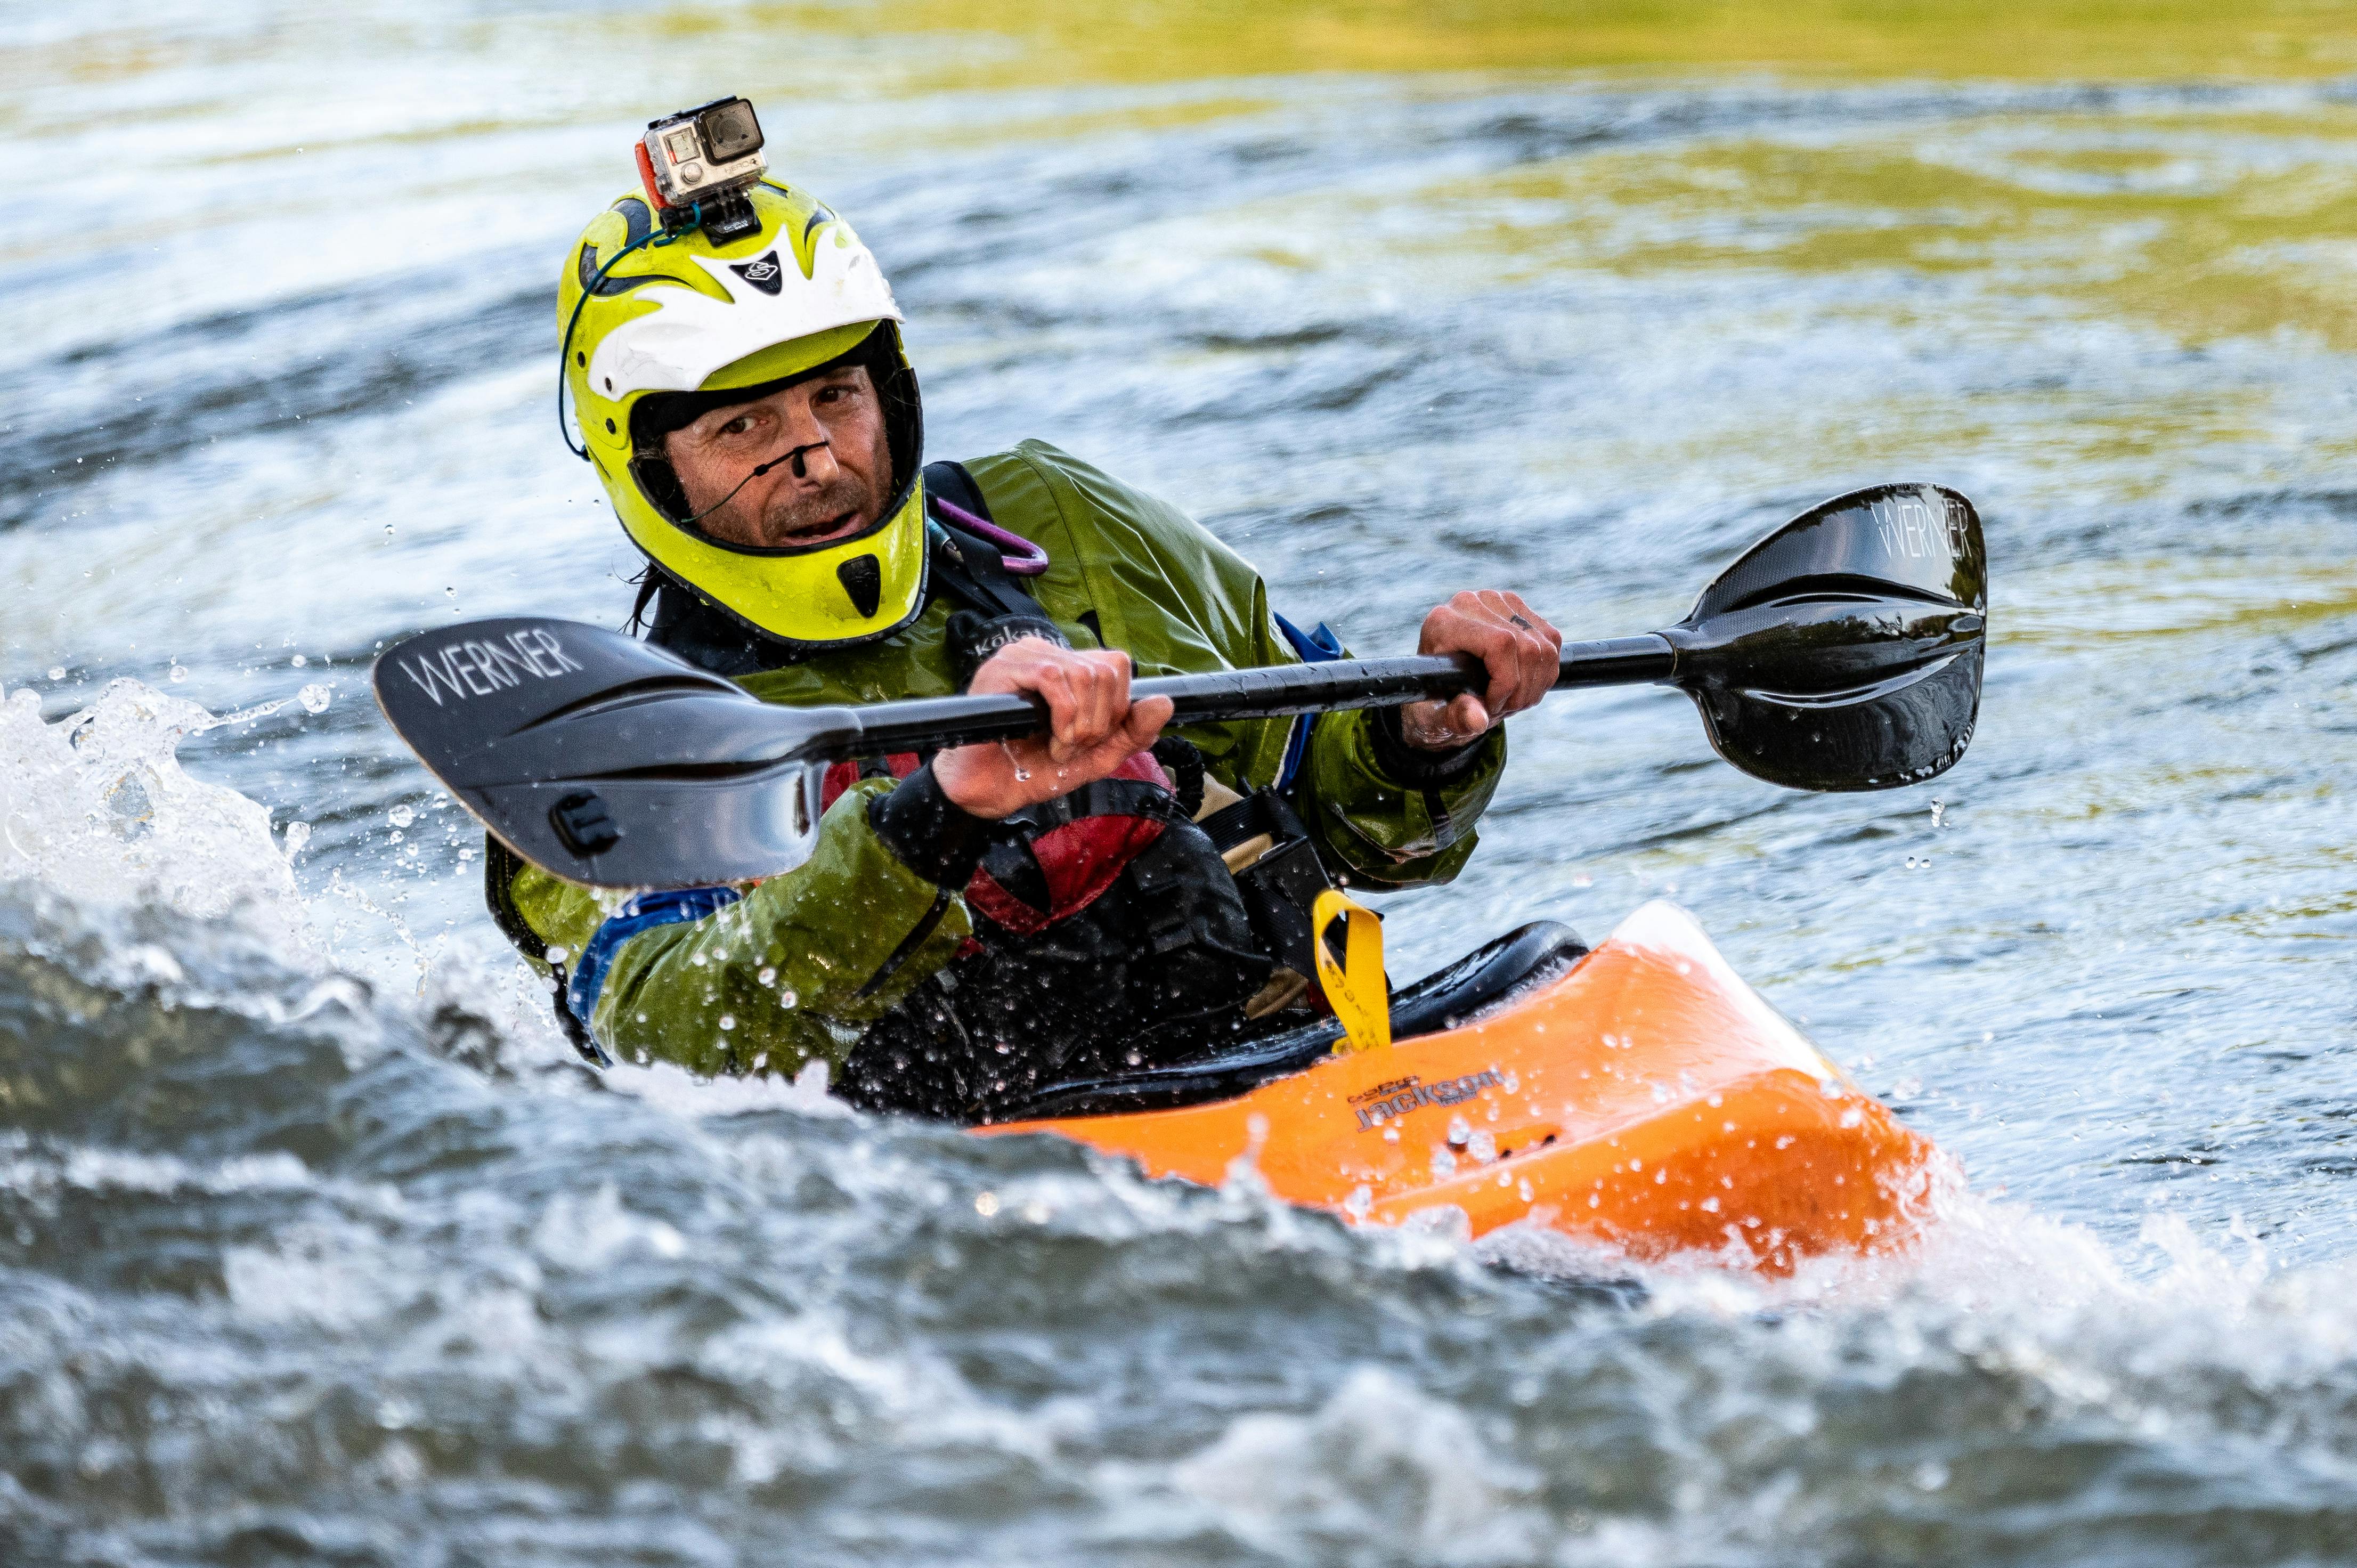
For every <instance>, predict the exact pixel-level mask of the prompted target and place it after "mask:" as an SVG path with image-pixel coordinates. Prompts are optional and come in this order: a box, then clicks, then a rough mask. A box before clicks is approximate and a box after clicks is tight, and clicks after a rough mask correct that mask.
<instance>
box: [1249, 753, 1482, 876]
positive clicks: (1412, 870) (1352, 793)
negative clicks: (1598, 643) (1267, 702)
mask: <svg viewBox="0 0 2357 1568" xmlns="http://www.w3.org/2000/svg"><path fill="white" fill-rule="evenodd" d="M1313 723H1314V727H1313V728H1312V729H1311V730H1310V732H1309V744H1308V748H1307V749H1306V750H1305V751H1304V753H1303V755H1302V758H1301V769H1300V772H1299V773H1298V774H1297V775H1296V776H1295V779H1294V784H1293V795H1294V806H1295V809H1296V810H1297V811H1299V812H1300V813H1301V819H1302V821H1303V822H1305V823H1307V824H1308V828H1309V832H1310V833H1311V834H1312V836H1314V837H1315V838H1317V839H1318V843H1319V846H1320V848H1321V849H1322V850H1323V851H1324V853H1325V856H1326V858H1327V860H1328V861H1329V864H1333V865H1339V866H1340V867H1341V868H1343V869H1345V870H1346V871H1347V872H1348V873H1349V875H1351V877H1352V879H1353V880H1358V881H1364V882H1367V883H1371V884H1373V885H1375V886H1383V887H1413V886H1420V885H1425V884H1429V883H1437V882H1447V881H1449V880H1450V879H1452V878H1453V877H1455V876H1456V875H1457V874H1458V872H1459V871H1461V870H1463V869H1464V867H1465V863H1466V862H1467V861H1468V860H1469V859H1471V858H1472V855H1473V846H1474V844H1475V843H1476V841H1477V840H1478V838H1479V837H1480V835H1479V834H1478V833H1476V832H1474V823H1475V822H1478V821H1480V816H1481V812H1482V811H1483V810H1484V809H1485V808H1486V807H1488V805H1489V804H1490V797H1491V794H1492V793H1493V792H1494V791H1495V790H1496V789H1497V788H1498V779H1499V777H1500V775H1501V774H1502V773H1504V772H1505V769H1506V732H1505V728H1504V726H1503V725H1500V726H1499V727H1497V728H1495V729H1492V730H1491V732H1490V733H1489V734H1488V735H1486V736H1482V737H1481V738H1480V740H1479V741H1476V742H1475V743H1474V744H1473V745H1471V746H1467V747H1465V748H1463V749H1462V750H1459V751H1456V752H1430V751H1420V750H1418V749H1416V748H1415V747H1414V746H1409V745H1408V744H1407V743H1406V742H1405V740H1403V739H1402V738H1401V736H1400V729H1399V710H1398V709H1396V708H1384V709H1375V710H1363V709H1362V710H1361V711H1359V712H1356V713H1345V714H1319V715H1318V717H1317V718H1316V720H1315V721H1313Z"/></svg>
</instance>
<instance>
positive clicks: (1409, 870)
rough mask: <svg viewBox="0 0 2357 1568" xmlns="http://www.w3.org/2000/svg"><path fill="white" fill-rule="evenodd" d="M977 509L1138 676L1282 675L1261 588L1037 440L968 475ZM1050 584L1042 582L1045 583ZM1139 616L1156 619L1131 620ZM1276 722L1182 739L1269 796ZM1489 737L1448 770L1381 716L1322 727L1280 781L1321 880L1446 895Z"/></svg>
mask: <svg viewBox="0 0 2357 1568" xmlns="http://www.w3.org/2000/svg"><path fill="white" fill-rule="evenodd" d="M968 467H969V469H970V470H971V471H972V472H973V473H974V476H975V478H977V479H978V480H980V481H981V483H982V485H983V487H984V489H985V490H986V491H988V492H989V493H990V495H991V499H992V504H993V505H994V506H998V505H1002V504H1004V506H1005V507H1006V508H1007V509H1008V510H1016V511H1018V512H1019V513H1020V514H1021V515H1023V516H1024V517H1025V518H1026V519H1027V520H1032V519H1037V520H1039V521H1035V522H1033V524H1032V526H1034V527H1035V528H1036V527H1039V526H1040V524H1041V523H1042V522H1048V521H1049V520H1052V523H1051V524H1050V525H1049V532H1045V533H1042V534H1041V537H1043V538H1048V539H1049V540H1051V543H1050V553H1051V554H1052V555H1054V556H1055V557H1056V558H1057V559H1058V560H1060V561H1062V562H1065V563H1067V568H1068V569H1076V570H1077V574H1078V575H1079V577H1080V579H1081V581H1080V582H1079V583H1078V584H1076V586H1079V587H1081V588H1082V589H1083V590H1084V591H1085V592H1086V594H1087V596H1088V597H1089V599H1090V601H1091V602H1092V604H1093V605H1094V606H1095V607H1096V608H1097V609H1098V610H1099V611H1101V612H1102V615H1103V625H1104V627H1105V628H1107V631H1108V632H1109V633H1111V634H1112V641H1113V643H1114V645H1115V646H1118V647H1123V648H1126V649H1128V650H1130V653H1131V654H1132V656H1133V657H1135V658H1136V659H1137V660H1139V663H1140V668H1141V669H1142V670H1143V671H1145V672H1146V673H1148V674H1160V673H1165V672H1173V671H1181V670H1202V669H1209V668H1214V667H1216V665H1217V664H1220V663H1224V664H1227V665H1229V666H1231V667H1243V666H1249V665H1267V664H1291V663H1296V662H1297V661H1298V656H1297V654H1296V653H1295V652H1294V650H1293V647H1292V644H1291V643H1289V642H1288V641H1286V639H1285V637H1284V635H1283V633H1281V632H1280V631H1279V630H1278V629H1277V627H1276V623H1275V618H1273V617H1272V616H1271V614H1270V613H1269V612H1270V608H1271V607H1270V604H1269V600H1268V587H1267V585H1266V584H1265V582H1263V581H1262V579H1261V576H1260V575H1259V573H1257V572H1255V571H1254V569H1253V568H1252V566H1251V564H1249V563H1247V562H1246V561H1244V559H1243V557H1242V556H1240V555H1238V554H1236V553H1234V552H1233V551H1232V550H1230V549H1228V548H1227V546H1225V545H1224V544H1222V543H1221V542H1219V541H1218V540H1217V539H1215V538H1213V537H1212V536H1211V533H1210V532H1207V531H1206V530H1205V529H1203V528H1202V526H1201V525H1200V524H1199V523H1197V522H1195V521H1193V520H1192V519H1190V518H1189V517H1188V516H1187V515H1186V514H1185V513H1184V512H1181V511H1180V510H1179V509H1178V508H1176V507H1174V506H1171V505H1169V504H1168V503H1167V502H1165V501H1161V500H1157V499H1155V498H1154V497H1152V496H1149V495H1146V494H1145V493H1144V492H1142V491H1139V490H1137V489H1133V488H1132V487H1130V486H1127V485H1125V484H1123V483H1121V482H1120V481H1119V480H1116V479H1114V478H1111V477H1110V476H1109V475H1106V474H1104V473H1103V472H1101V471H1099V470H1098V469H1096V468H1093V467H1090V466H1089V465H1088V464H1086V463H1083V462H1081V461H1079V460H1078V459H1076V458H1074V457H1072V456H1070V455H1069V454H1066V453H1063V452H1059V451H1057V450H1056V449H1055V448H1054V447H1052V446H1048V445H1046V444H1045V443H1042V442H1036V441H1027V442H1025V443H1023V444H1022V446H1019V447H1017V448H1016V450H1015V451H1014V452H1013V453H1009V454H1004V455H1001V456H996V457H992V458H987V459H984V460H982V461H980V462H976V463H971V464H969V465H968ZM1054 581H1055V579H1054V578H1053V577H1052V576H1051V577H1050V578H1049V585H1053V583H1054ZM1149 607H1152V608H1153V609H1154V610H1155V611H1157V612H1158V613H1147V612H1148V608H1149ZM1291 727H1292V726H1291V721H1286V720H1269V721H1262V722H1258V723H1251V722H1247V723H1241V724H1234V725H1198V726H1191V727H1189V729H1188V730H1186V731H1185V734H1186V736H1187V738H1189V740H1192V741H1194V742H1195V743H1196V744H1197V746H1200V748H1201V749H1202V751H1203V754H1204V757H1205V761H1206V763H1207V765H1208V766H1209V768H1211V772H1212V773H1213V774H1214V775H1215V776H1216V777H1218V778H1219V779H1220V780H1221V782H1222V783H1224V784H1226V785H1228V786H1229V787H1230V788H1232V789H1251V788H1253V787H1254V786H1258V785H1265V784H1269V783H1273V782H1275V780H1276V779H1277V776H1278V774H1279V772H1280V770H1281V768H1282V765H1283V762H1284V759H1285V757H1286V750H1287V746H1286V737H1287V736H1289V735H1290V733H1291ZM1505 763H1506V737H1505V733H1504V731H1503V730H1502V729H1499V730H1492V731H1491V733H1490V734H1489V735H1488V736H1484V737H1482V739H1481V740H1480V741H1479V742H1478V743H1476V744H1475V745H1474V746H1471V747H1469V748H1468V749H1467V750H1465V751H1464V752H1461V753H1458V754H1456V755H1454V756H1447V755H1442V754H1437V753H1431V752H1424V751H1418V750H1416V749H1415V748H1413V747H1411V746H1407V745H1406V744H1405V742H1403V741H1402V740H1401V739H1400V736H1399V730H1398V724H1397V717H1396V714H1369V713H1350V714H1324V715H1322V716H1321V717H1319V718H1318V720H1317V721H1316V722H1315V725H1314V727H1313V728H1312V730H1311V731H1310V736H1309V740H1308V746H1307V747H1306V749H1305V752H1304V754H1303V757H1302V759H1301V766H1300V768H1298V770H1297V772H1296V774H1295V776H1294V779H1293V785H1292V788H1293V793H1294V800H1295V805H1296V808H1297V810H1298V811H1300V812H1301V815H1302V818H1303V820H1304V821H1305V822H1308V824H1309V830H1310V832H1312V833H1313V834H1315V835H1316V836H1317V838H1318V843H1319V847H1320V850H1321V853H1322V854H1323V855H1324V857H1325V859H1326V860H1327V862H1328V864H1329V866H1331V867H1332V868H1333V869H1335V870H1337V871H1339V872H1340V873H1342V874H1343V875H1347V876H1348V877H1350V878H1351V880H1352V881H1355V882H1362V883H1366V884H1371V885H1374V886H1385V887H1410V886H1417V885H1419V884H1424V883H1434V882H1446V881H1448V880H1449V879H1450V878H1451V877H1453V876H1455V875H1457V873H1458V871H1459V870H1460V869H1462V868H1463V866H1464V865H1465V863H1466V861H1467V860H1469V858H1471V856H1472V854H1473V847H1474V842H1475V836H1476V835H1475V833H1474V831H1473V825H1474V823H1475V822H1476V821H1478V820H1479V818H1480V815H1481V811H1482V809H1483V808H1484V807H1486V806H1487V805H1488V804H1489V803H1490V796H1491V793H1492V792H1493V791H1494V790H1495V789H1497V786H1498V778H1499V775H1500V774H1501V773H1502V772H1503V771H1504V769H1505Z"/></svg>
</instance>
